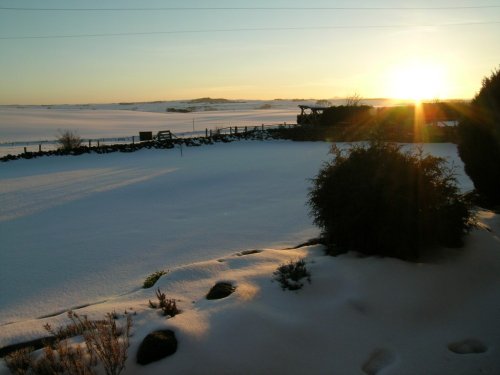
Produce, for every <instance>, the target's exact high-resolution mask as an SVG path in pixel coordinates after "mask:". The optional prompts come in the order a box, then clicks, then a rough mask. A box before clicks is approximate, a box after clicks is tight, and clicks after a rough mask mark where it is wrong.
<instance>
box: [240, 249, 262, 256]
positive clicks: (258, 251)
mask: <svg viewBox="0 0 500 375" xmlns="http://www.w3.org/2000/svg"><path fill="white" fill-rule="evenodd" d="M259 253H262V250H244V251H241V252H239V253H237V254H236V255H237V256H239V257H241V256H244V255H252V254H259Z"/></svg>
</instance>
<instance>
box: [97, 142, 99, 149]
mask: <svg viewBox="0 0 500 375" xmlns="http://www.w3.org/2000/svg"><path fill="white" fill-rule="evenodd" d="M97 148H99V140H97Z"/></svg>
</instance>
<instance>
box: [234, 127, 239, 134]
mask: <svg viewBox="0 0 500 375" xmlns="http://www.w3.org/2000/svg"><path fill="white" fill-rule="evenodd" d="M234 134H238V127H237V126H235V127H234Z"/></svg>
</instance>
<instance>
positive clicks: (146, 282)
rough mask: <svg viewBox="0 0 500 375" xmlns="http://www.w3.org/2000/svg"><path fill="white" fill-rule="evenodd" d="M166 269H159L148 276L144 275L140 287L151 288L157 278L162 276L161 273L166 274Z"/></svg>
mask: <svg viewBox="0 0 500 375" xmlns="http://www.w3.org/2000/svg"><path fill="white" fill-rule="evenodd" d="M167 273H168V271H166V270H161V271H155V272H153V273H152V274H151V275H149V276H148V277H146V280H144V283H143V284H142V287H143V288H144V289H147V288H151V287H152V286H153V285H155V284H156V282H157V281H158V279H159V278H160V277H162V276H163V275H166V274H167Z"/></svg>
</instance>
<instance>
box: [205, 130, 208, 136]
mask: <svg viewBox="0 0 500 375" xmlns="http://www.w3.org/2000/svg"><path fill="white" fill-rule="evenodd" d="M205 138H208V129H207V128H205Z"/></svg>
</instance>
